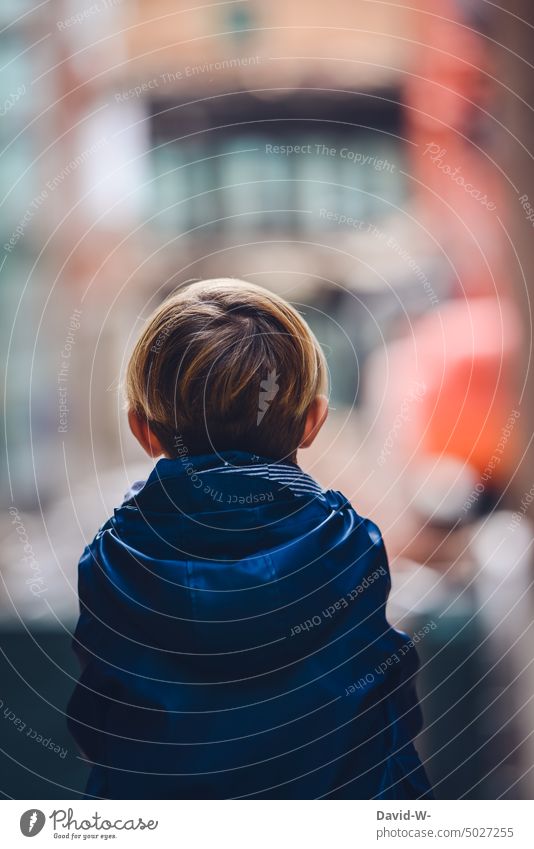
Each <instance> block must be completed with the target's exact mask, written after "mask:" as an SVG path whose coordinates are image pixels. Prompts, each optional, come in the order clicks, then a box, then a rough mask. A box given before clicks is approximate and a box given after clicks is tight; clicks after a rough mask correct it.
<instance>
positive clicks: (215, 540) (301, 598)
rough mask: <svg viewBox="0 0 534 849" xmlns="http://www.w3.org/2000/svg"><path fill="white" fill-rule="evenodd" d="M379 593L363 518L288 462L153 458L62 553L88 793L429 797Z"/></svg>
mask: <svg viewBox="0 0 534 849" xmlns="http://www.w3.org/2000/svg"><path fill="white" fill-rule="evenodd" d="M389 589H390V577H389V570H388V564H387V558H386V554H385V550H384V545H383V542H382V539H381V536H380V532H379V531H378V528H377V527H376V525H374V524H373V523H372V522H370V521H369V520H368V519H363V518H361V517H360V516H359V515H358V514H357V513H356V512H355V511H354V509H353V508H352V507H351V505H350V503H349V502H348V501H347V499H346V498H345V497H344V496H343V495H342V494H341V493H340V492H336V491H333V490H323V489H322V488H321V487H320V486H319V484H318V483H316V482H315V481H314V480H313V479H312V478H311V477H310V476H309V475H307V474H305V473H304V472H303V471H302V470H301V469H300V467H299V466H298V465H297V464H295V463H287V462H284V463H279V462H273V461H272V460H269V459H267V458H260V457H258V456H256V455H253V454H250V453H247V452H240V451H227V452H223V453H222V454H218V455H215V454H212V455H205V456H194V457H189V456H186V455H184V456H180V457H179V458H178V459H173V460H168V459H163V460H160V461H159V462H158V463H157V464H156V466H155V468H154V470H153V472H152V474H151V475H150V477H149V478H148V480H147V482H146V483H145V484H139V485H136V486H135V487H134V488H133V489H132V490H131V491H130V494H129V495H128V496H127V497H126V500H125V502H124V503H123V504H122V505H121V507H120V508H118V509H116V510H115V511H114V515H113V517H112V518H111V519H109V520H108V521H107V522H106V523H105V525H103V527H102V528H101V529H100V531H99V532H98V533H97V535H96V537H95V539H94V541H93V542H92V543H91V544H90V545H89V546H88V547H87V548H86V549H85V551H84V553H83V555H82V558H81V560H80V565H79V595H80V611H81V613H80V619H79V622H78V626H77V628H76V632H75V636H74V643H73V645H74V648H75V651H76V652H77V654H78V656H79V657H80V660H81V662H82V667H83V671H82V675H81V678H80V681H79V683H78V685H77V686H76V689H75V691H74V693H73V696H72V698H71V700H70V703H69V707H68V711H67V713H68V716H69V720H68V721H69V727H70V730H71V732H72V734H73V735H74V737H75V738H76V740H77V742H78V744H79V746H80V748H81V750H82V752H83V753H84V755H85V757H86V758H87V760H88V761H89V762H90V763H91V764H92V770H91V776H90V779H89V783H88V786H87V794H88V795H90V796H95V797H101V798H111V799H218V798H256V799H258V798H263V799H267V798H276V799H312V798H349V799H371V798H378V799H416V798H423V797H425V798H429V797H430V795H431V791H430V787H429V784H428V780H427V778H426V775H425V771H424V769H423V767H422V765H421V763H420V761H419V758H418V756H417V753H416V750H415V748H414V745H413V738H414V737H415V735H416V734H417V733H418V732H419V730H420V728H421V713H420V709H419V705H418V702H417V697H416V693H415V687H414V675H415V673H416V670H417V666H418V661H417V655H416V650H415V648H414V646H413V643H411V642H410V641H409V638H408V637H407V635H406V634H403V633H400V632H399V631H396V630H394V629H393V628H392V627H391V626H390V625H389V624H388V622H387V620H386V612H385V607H386V600H387V596H388V593H389Z"/></svg>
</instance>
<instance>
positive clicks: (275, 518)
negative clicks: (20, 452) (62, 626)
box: [80, 452, 379, 675]
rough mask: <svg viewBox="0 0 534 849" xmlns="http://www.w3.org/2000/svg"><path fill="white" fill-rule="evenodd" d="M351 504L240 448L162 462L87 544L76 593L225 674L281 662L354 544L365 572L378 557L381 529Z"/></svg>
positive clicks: (143, 635)
mask: <svg viewBox="0 0 534 849" xmlns="http://www.w3.org/2000/svg"><path fill="white" fill-rule="evenodd" d="M344 508H345V509H344ZM346 508H347V501H346V499H345V498H344V496H343V495H341V493H338V492H335V491H327V490H323V489H322V488H321V487H320V486H319V485H318V484H317V483H316V482H315V481H314V480H313V479H312V478H311V477H310V476H309V475H307V474H306V473H304V472H303V471H302V470H301V469H300V467H299V466H298V465H296V464H294V463H274V462H272V461H270V460H268V459H267V458H261V457H258V456H257V455H251V454H248V453H244V452H226V453H225V454H223V455H219V456H214V455H208V456H202V457H194V458H187V459H186V460H184V459H176V460H167V459H165V460H160V461H159V462H158V463H157V465H156V467H155V468H154V470H153V472H152V474H151V475H150V477H149V478H148V480H147V481H146V483H144V484H140V483H138V484H136V485H134V487H133V488H132V491H131V492H130V493H128V494H127V497H126V500H125V502H124V503H123V504H122V506H121V507H120V508H118V509H117V510H116V511H115V513H114V516H113V517H112V518H111V519H110V520H109V522H107V523H106V525H104V527H103V528H102V529H101V530H100V532H99V533H98V534H97V538H96V540H95V542H94V543H93V548H92V550H91V547H90V548H89V549H87V550H86V553H85V555H84V557H83V558H82V562H81V564H80V565H81V569H80V582H81V584H83V589H81V594H82V596H83V597H84V598H87V602H88V607H92V609H93V610H97V611H99V612H100V613H101V617H100V618H101V619H102V622H103V623H105V624H106V625H107V626H108V627H109V626H111V627H112V628H113V630H114V631H118V632H119V633H120V637H119V639H120V640H124V639H130V640H133V641H135V642H137V643H141V644H142V645H143V646H148V647H151V648H156V649H162V650H164V651H170V652H174V651H176V649H177V646H179V651H180V653H191V654H193V655H202V657H203V659H204V660H203V665H204V666H206V665H210V664H209V659H210V658H211V660H212V662H214V663H216V664H217V666H218V669H219V671H221V663H222V665H223V666H224V668H225V670H227V671H228V674H230V675H232V674H234V672H235V669H234V667H235V666H236V665H237V666H239V669H240V672H241V673H243V672H246V670H247V669H248V667H249V665H250V666H253V668H254V669H255V670H258V668H260V667H261V668H264V667H265V666H267V667H268V666H270V665H272V664H273V663H276V664H279V662H280V653H283V654H284V655H286V656H287V657H288V659H289V658H290V656H292V655H293V652H292V650H290V649H289V646H290V645H291V634H292V631H293V629H294V628H298V627H299V626H303V628H302V631H301V632H299V633H305V632H306V620H311V623H312V624H311V626H310V624H308V626H307V627H308V631H307V632H306V633H308V635H309V637H308V640H306V643H309V639H310V638H311V635H312V633H313V628H314V627H315V628H316V627H317V626H314V625H313V622H314V621H315V622H317V621H318V618H319V617H320V616H321V611H322V609H323V608H324V607H328V606H329V605H330V604H334V603H335V602H336V601H337V600H338V599H339V597H340V596H342V595H343V594H344V593H345V592H346V591H347V587H348V585H347V577H348V575H347V573H353V571H354V568H355V567H356V568H358V563H357V562H356V563H355V562H354V557H352V556H351V549H352V550H353V551H354V550H355V548H359V549H360V551H359V558H357V560H358V559H359V561H360V563H359V571H361V573H362V578H363V575H364V573H365V572H366V571H369V569H370V566H371V565H372V561H373V558H374V557H376V546H375V543H374V542H373V539H372V537H371V536H370V528H371V527H374V526H371V523H368V522H365V520H363V519H361V518H360V517H358V516H357V515H356V514H355V513H354V511H352V510H348V509H346ZM358 527H359V528H360V531H359V533H360V535H361V537H362V539H363V541H364V546H363V548H362V546H361V545H359V546H355V540H354V534H355V533H358ZM377 538H379V537H378V536H377ZM329 552H331V553H333V557H332V558H330V561H329V562H331V564H332V565H331V567H330V568H326V569H325V555H328V553H329ZM95 555H96V556H95ZM95 559H96V562H97V564H98V566H97V568H96V569H95V568H94V565H95V564H94V562H93V561H94V560H95ZM338 563H343V567H342V568H341V569H339V567H338V565H337V564H338ZM347 564H350V566H347ZM371 571H372V569H371ZM89 572H90V574H91V579H90V580H87V582H84V577H85V575H86V574H87V576H89ZM353 578H354V575H353V574H351V575H350V580H349V584H350V588H351V589H352V583H351V581H352V582H353ZM91 598H92V601H91ZM119 622H120V628H119V627H117V623H119ZM102 635H103V639H104V632H102ZM308 648H309V645H308ZM247 656H248V657H247ZM204 672H205V669H204Z"/></svg>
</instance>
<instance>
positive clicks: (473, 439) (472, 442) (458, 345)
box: [414, 298, 521, 480]
mask: <svg viewBox="0 0 534 849" xmlns="http://www.w3.org/2000/svg"><path fill="white" fill-rule="evenodd" d="M520 335H521V326H520V322H519V316H518V315H517V313H516V310H515V308H514V307H513V304H512V303H511V302H509V301H508V300H502V299H501V300H498V299H497V298H475V299H472V300H470V301H465V300H464V301H453V302H451V303H450V304H447V305H446V306H444V307H443V308H442V309H440V310H439V311H437V312H435V313H432V314H430V315H428V316H427V317H425V318H424V319H423V320H422V321H421V322H420V323H419V325H418V326H417V327H416V330H415V340H414V341H415V345H416V349H417V359H418V361H419V364H420V367H419V369H418V371H419V373H420V374H421V377H420V378H419V380H421V381H422V382H423V383H424V384H425V386H426V389H425V391H424V394H423V395H422V400H421V403H420V404H418V405H416V407H415V410H414V412H415V415H414V426H415V430H418V431H419V433H420V440H418V443H419V446H420V447H421V448H422V450H423V451H424V452H425V453H427V452H428V453H432V454H442V453H444V454H450V455H453V456H455V457H458V458H460V459H462V460H465V461H468V462H469V463H470V464H471V466H473V467H474V468H475V469H476V470H477V471H478V472H479V473H480V475H484V473H485V474H486V475H489V476H490V477H491V478H492V479H495V480H498V479H506V478H507V477H509V475H510V474H511V473H512V472H513V470H514V466H515V462H516V460H517V449H518V440H519V428H518V427H516V424H517V420H518V414H517V410H516V409H515V407H514V402H513V399H514V398H517V391H514V389H516V387H515V386H514V383H513V381H514V379H515V376H516V375H517V373H518V368H517V364H518V357H519V344H520ZM516 403H517V402H516Z"/></svg>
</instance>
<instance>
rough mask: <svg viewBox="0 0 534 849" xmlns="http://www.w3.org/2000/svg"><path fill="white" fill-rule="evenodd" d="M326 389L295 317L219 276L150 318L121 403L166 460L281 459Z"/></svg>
mask: <svg viewBox="0 0 534 849" xmlns="http://www.w3.org/2000/svg"><path fill="white" fill-rule="evenodd" d="M262 384H263V385H262ZM327 386H328V374H327V366H326V360H325V357H324V354H323V352H322V350H321V347H320V345H319V343H318V341H317V339H316V338H315V336H314V334H313V333H312V331H311V330H310V328H309V327H308V325H307V324H306V322H305V321H304V319H303V318H302V317H301V316H300V315H299V313H298V312H297V311H296V310H295V309H294V308H293V307H292V306H291V305H290V304H289V303H287V301H285V300H284V299H283V298H280V297H279V296H277V295H275V294H273V293H272V292H269V291H267V290H266V289H263V288H261V287H260V286H256V285H254V284H252V283H247V282H245V281H243V280H232V279H226V278H221V279H217V280H205V281H202V282H199V283H193V284H191V285H188V286H186V287H184V288H183V289H180V290H179V291H178V292H176V293H174V294H173V295H171V296H170V297H169V298H168V299H167V300H165V301H164V302H163V304H161V306H160V307H159V308H158V309H157V310H156V311H155V313H154V314H153V315H152V317H151V318H150V319H149V320H148V324H147V326H146V327H145V329H144V331H143V333H142V334H141V336H140V338H139V340H138V342H137V344H136V345H135V348H134V351H133V353H132V356H131V358H130V362H129V364H128V370H127V376H126V399H127V403H128V406H129V408H130V409H131V410H133V411H134V412H135V413H136V414H137V415H138V416H140V417H143V418H144V419H145V420H146V421H147V423H148V424H149V425H150V428H151V430H152V431H153V433H154V434H155V435H156V436H157V437H158V439H159V440H160V442H161V444H162V446H163V448H164V449H165V453H166V454H168V455H169V456H171V457H173V456H178V454H179V449H180V448H182V450H183V447H185V448H186V449H187V450H188V451H189V452H190V453H211V452H212V451H224V450H230V449H237V450H242V451H251V452H253V453H256V454H259V455H262V456H266V457H272V458H275V459H283V458H284V457H291V456H293V455H294V454H295V452H296V449H297V448H298V445H299V442H300V440H301V438H302V434H303V431H304V426H305V422H306V415H307V413H308V410H309V408H310V405H311V403H312V401H313V400H314V398H315V397H316V395H318V394H320V393H322V392H325V391H326V390H327Z"/></svg>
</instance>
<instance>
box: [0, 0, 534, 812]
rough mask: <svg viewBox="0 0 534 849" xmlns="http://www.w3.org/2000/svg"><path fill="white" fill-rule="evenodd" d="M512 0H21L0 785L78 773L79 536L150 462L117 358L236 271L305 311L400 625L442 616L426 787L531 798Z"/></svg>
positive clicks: (71, 777) (331, 439) (522, 251)
mask: <svg viewBox="0 0 534 849" xmlns="http://www.w3.org/2000/svg"><path fill="white" fill-rule="evenodd" d="M516 6H517V8H515V9H514V11H512V10H511V9H508V10H499V11H497V10H496V9H495V8H494V7H493V4H488V3H486V2H484V0H463V2H460V0H458V2H453V0H446V1H445V2H441V3H438V2H437V0H426V2H423V0H415V2H412V3H410V4H406V6H404V4H402V3H395V4H393V3H388V2H381V1H380V0H331V2H330V3H328V4H323V3H319V2H315V0H311V2H307V3H303V2H294V3H283V2H280V0H273V1H272V2H266V0H263V1H262V2H261V1H260V0H248V2H241V0H228V2H217V3H213V4H208V5H206V4H197V6H196V7H195V4H192V3H182V2H180V0H151V2H149V0H122V1H121V0H95V1H94V2H92V3H91V2H90V0H72V2H67V0H65V2H59V0H51V2H49V3H46V4H33V3H31V2H26V3H25V2H23V0H17V2H15V0H4V2H3V4H2V9H1V10H0V27H1V41H0V61H1V63H2V75H1V76H0V80H1V82H0V86H1V88H2V90H1V94H0V116H1V121H0V149H1V154H0V190H1V198H2V200H1V203H2V215H1V216H0V228H1V229H2V235H1V247H2V250H1V259H0V270H1V277H2V282H1V287H0V299H1V301H0V303H1V311H0V321H1V322H2V330H3V332H2V345H3V352H4V357H3V370H4V372H3V378H4V380H3V385H4V389H5V404H4V408H3V417H4V433H5V440H4V446H3V452H2V455H1V465H2V472H3V475H2V479H3V487H2V491H1V494H0V498H1V504H2V512H1V515H0V523H1V524H0V527H1V529H2V536H3V545H2V549H1V554H0V574H1V577H2V581H1V583H0V622H1V628H2V634H1V644H0V648H1V649H2V656H1V662H2V668H3V673H2V674H3V680H4V682H5V683H4V687H3V692H2V693H0V699H2V701H3V705H0V707H2V710H3V711H4V714H3V717H2V722H1V723H0V732H1V739H2V743H1V746H2V753H3V754H2V757H3V759H4V761H5V764H4V765H7V767H8V769H7V770H5V772H4V774H5V775H6V780H5V781H6V783H5V785H4V786H2V787H0V790H1V791H2V792H3V793H4V794H5V795H8V796H13V797H15V798H47V797H50V798H54V797H56V796H59V797H68V796H70V795H72V796H73V797H75V796H76V795H77V794H79V793H80V792H81V791H82V789H83V786H84V779H85V766H84V765H83V763H82V762H81V761H80V760H79V759H78V758H77V753H76V751H75V749H74V745H73V742H72V740H70V738H69V737H68V735H67V732H66V729H65V723H64V716H63V713H64V708H65V704H66V701H67V699H68V696H69V694H70V691H71V689H72V686H73V680H74V677H75V676H76V673H77V670H76V666H75V663H74V660H73V658H72V657H71V652H70V645H69V639H70V632H71V630H72V626H73V623H74V621H75V617H76V614H77V597H76V565H77V560H78V558H79V555H80V553H81V551H82V549H83V547H84V545H85V543H86V541H88V540H89V539H90V538H92V536H93V535H94V532H95V531H96V529H97V527H98V526H99V525H100V524H101V523H102V521H103V520H104V519H105V518H107V516H108V515H109V514H110V513H111V512H112V510H113V507H114V506H115V505H116V504H117V503H118V502H119V501H120V499H121V497H122V494H123V493H124V492H125V491H126V490H127V489H128V487H129V485H130V484H131V482H132V481H133V480H135V479H137V478H140V477H144V476H146V475H147V474H148V471H149V469H150V464H149V463H148V461H147V460H146V458H144V457H143V456H142V454H141V452H140V449H139V448H138V447H136V445H135V444H134V441H133V439H132V438H131V436H130V435H129V434H128V432H127V428H126V423H125V415H124V410H123V401H122V397H121V381H122V377H123V374H124V367H125V363H126V362H127V358H128V354H129V352H130V350H131V347H132V345H133V343H134V341H135V338H136V335H137V334H138V332H139V330H140V328H141V327H142V325H143V321H144V319H145V318H147V317H148V315H149V314H150V312H151V311H152V309H153V308H154V307H155V306H156V305H157V304H158V303H159V302H160V301H161V300H162V299H163V298H164V297H165V296H166V295H167V294H168V293H169V292H170V291H172V290H173V289H174V288H176V287H177V286H180V285H182V284H183V283H184V282H186V281H189V280H194V279H199V278H204V277H214V276H236V277H241V278H245V279H247V280H251V281H254V282H258V283H260V284H262V285H265V286H267V287H268V288H272V289H273V290H275V291H277V292H279V293H281V294H282V295H284V296H285V297H286V298H288V299H289V300H290V301H292V302H293V303H294V304H296V305H297V306H298V307H299V309H301V310H302V312H303V313H304V315H305V316H306V318H307V320H308V321H309V322H310V324H311V325H312V326H313V328H314V329H315V331H316V333H317V336H318V338H319V340H320V342H321V343H322V344H323V346H324V349H325V352H326V353H327V356H328V363H329V368H330V372H331V384H332V386H331V412H330V416H329V420H328V423H327V426H326V427H325V429H324V431H323V433H322V434H321V436H320V438H319V439H318V441H317V443H316V445H315V446H314V447H313V449H310V450H309V451H307V452H304V453H303V454H302V456H301V457H300V458H299V459H300V461H301V463H302V465H303V466H304V467H305V468H306V470H307V471H309V472H310V473H312V474H313V475H314V476H315V477H317V478H318V479H319V480H320V481H321V483H322V484H324V485H325V486H331V487H333V488H335V489H341V490H343V492H344V493H345V494H346V495H347V496H349V497H350V498H351V499H352V501H353V503H354V506H355V507H356V509H357V510H358V512H360V513H362V514H364V515H369V516H371V517H372V518H373V519H374V520H375V521H377V522H378V524H379V525H380V526H381V528H382V531H383V534H384V537H385V540H386V544H387V548H388V551H389V555H390V560H391V567H392V573H393V592H392V599H391V607H390V610H391V614H390V615H391V618H392V619H393V620H394V621H395V622H398V623H400V624H401V625H402V627H404V628H405V629H406V630H408V631H410V632H413V633H417V631H418V629H420V628H421V627H422V626H424V625H425V624H427V623H429V622H435V623H436V627H435V628H433V629H431V630H430V634H429V636H426V637H425V638H424V640H421V642H420V645H419V651H420V655H421V659H422V671H421V676H420V683H419V691H420V695H421V699H422V704H423V710H424V713H425V717H426V730H425V732H424V734H423V736H422V739H421V741H420V748H421V751H422V752H423V754H424V757H425V760H426V766H427V768H428V771H429V773H430V775H431V777H432V779H433V781H434V783H435V785H436V795H437V796H438V798H458V797H465V798H497V797H500V796H503V797H511V798H521V797H527V798H528V797H531V794H532V792H533V782H534V775H533V773H532V765H533V763H534V760H533V755H534V751H533V750H534V743H533V741H532V728H533V719H534V705H533V704H532V696H533V695H534V683H533V681H534V672H533V670H532V667H531V663H532V661H531V658H530V657H529V648H528V647H529V645H530V644H531V643H532V639H531V632H530V630H529V629H530V625H531V622H532V592H531V564H530V559H531V558H530V546H531V541H532V526H531V522H530V519H529V514H530V503H531V502H532V501H533V500H534V487H533V485H532V476H531V475H529V466H530V463H529V459H530V456H531V451H530V436H531V430H532V427H531V425H532V414H531V413H532V406H533V405H532V398H531V395H532V389H531V388H530V386H531V384H530V382H529V381H528V377H529V370H530V360H529V353H530V306H529V304H530V302H529V297H528V294H529V290H530V287H531V284H530V279H529V273H530V268H531V265H530V264H529V263H530V262H531V257H530V251H531V248H530V245H531V242H532V235H531V227H532V220H533V219H534V187H532V186H531V183H532V177H531V176H528V174H527V171H526V168H525V165H526V166H530V169H532V163H531V155H530V153H529V151H528V141H529V130H530V123H531V121H532V119H531V114H532V110H531V107H530V106H529V104H528V96H529V92H531V90H532V89H531V87H530V88H529V84H528V80H529V79H530V86H531V82H532V68H531V66H530V65H528V62H527V58H528V55H529V53H528V46H529V45H530V43H531V41H530V40H529V38H528V34H529V33H531V30H532V27H531V25H530V24H529V22H528V20H527V18H528V15H529V14H531V13H530V12H529V10H528V9H523V8H521V4H519V3H517V4H516ZM529 122H530V123H529ZM529 191H530V194H529ZM530 203H532V207H530ZM6 708H7V710H8V713H7V714H6V713H5V709H6ZM11 714H14V715H15V718H13V717H11ZM16 719H20V720H21V722H24V723H25V725H26V726H32V727H33V728H35V729H37V730H38V731H39V733H40V734H42V735H43V738H44V739H49V738H50V739H51V740H52V741H54V742H56V743H57V744H60V745H61V746H62V747H63V748H62V749H61V751H63V750H65V751H66V754H65V755H64V756H63V755H62V754H60V755H58V754H57V753H54V752H53V751H51V750H50V749H47V748H46V747H43V746H39V745H38V744H35V742H34V740H32V739H30V738H27V737H26V735H25V734H24V733H20V723H19V725H18V726H17V725H16V721H15V720H16ZM17 732H18V733H17Z"/></svg>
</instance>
